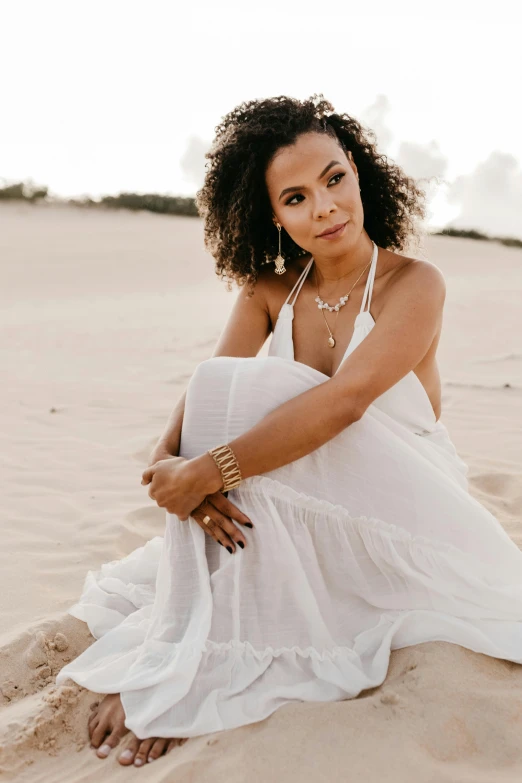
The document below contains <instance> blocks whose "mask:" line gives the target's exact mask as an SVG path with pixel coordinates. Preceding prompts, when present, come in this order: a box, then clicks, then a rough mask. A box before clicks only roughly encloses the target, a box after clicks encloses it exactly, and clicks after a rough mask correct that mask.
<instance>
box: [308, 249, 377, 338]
mask: <svg viewBox="0 0 522 783" xmlns="http://www.w3.org/2000/svg"><path fill="white" fill-rule="evenodd" d="M371 263H372V262H371V261H370V263H369V264H367V265H366V266H365V267H364V269H363V271H362V272H361V274H360V275H359V277H358V278H357V280H356V281H355V283H354V284H353V285H352V287H351V288H350V290H349V291H348V293H347V294H346V295H345V296H341V298H340V299H339V302H338V303H337V304H336V305H332V306H330V305H329V304H327V303H326V302H323V300H322V299H321V297H320V295H319V286H318V285H317V275H316V274H315V267H314V277H315V287H316V289H317V296H316V297H315V301H316V302H318V303H319V304H318V305H317V307H318V308H319V310H320V311H321V313H322V314H323V318H324V322H325V324H326V328H327V329H328V333H329V335H330V336H329V338H328V345H329V346H330V348H333V347H334V345H335V338H334V336H333V334H332V331H331V329H330V327H329V326H328V321H327V320H326V315H325V314H324V311H325V310H329V311H330V312H332V311H335V323H336V324H337V318H338V317H339V311H340V309H341V307H344V305H345V304H346V302H347V301H348V297H349V296H350V294H351V293H352V291H353V289H354V288H355V286H356V285H357V283H358V282H359V280H360V279H361V277H362V276H363V275H364V273H365V272H366V270H367V269H368V267H369V266H370V264H371ZM345 277H347V275H345ZM339 280H342V277H340V278H339Z"/></svg>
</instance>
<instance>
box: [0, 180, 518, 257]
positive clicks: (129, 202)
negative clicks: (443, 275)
mask: <svg viewBox="0 0 522 783" xmlns="http://www.w3.org/2000/svg"><path fill="white" fill-rule="evenodd" d="M0 181H1V180H0ZM4 183H5V180H4ZM8 200H10V201H12V200H17V201H28V202H30V203H33V204H34V203H36V202H44V203H46V204H72V205H74V206H78V207H104V208H108V209H131V210H140V209H144V210H147V211H148V212H157V213H158V214H162V215H185V216H189V217H190V216H194V217H198V216H199V213H198V210H197V207H196V201H195V199H194V198H192V197H191V196H167V195H161V194H159V193H120V194H119V195H118V196H102V198H100V199H98V200H96V199H92V198H90V197H89V196H85V197H84V198H81V199H73V198H69V199H66V198H60V197H58V196H50V195H49V189H48V188H47V187H43V186H39V185H35V184H34V183H33V182H32V181H29V182H11V183H9V184H4V186H3V187H2V186H0V203H1V202H2V201H8ZM431 233H432V234H433V235H436V236H449V237H464V238H466V239H480V240H483V241H486V242H500V243H501V244H502V245H507V246H508V247H522V239H517V238H516V237H494V236H488V234H483V233H482V232H481V231H476V230H475V229H460V228H443V229H442V231H433V232H431Z"/></svg>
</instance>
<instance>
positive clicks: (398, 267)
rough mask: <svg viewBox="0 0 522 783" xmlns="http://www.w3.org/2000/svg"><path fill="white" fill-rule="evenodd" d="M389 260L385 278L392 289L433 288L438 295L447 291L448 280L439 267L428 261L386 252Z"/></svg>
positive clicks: (384, 273) (384, 271) (383, 271)
mask: <svg viewBox="0 0 522 783" xmlns="http://www.w3.org/2000/svg"><path fill="white" fill-rule="evenodd" d="M386 254H387V259H386V264H385V268H384V270H382V273H383V276H386V277H387V279H388V284H389V285H390V288H392V287H394V286H401V287H404V286H408V287H410V286H413V287H415V286H422V287H425V286H433V287H434V290H435V291H436V292H437V293H438V292H440V291H441V290H444V291H445V290H446V280H445V277H444V275H443V273H442V271H441V270H440V269H439V267H438V266H437V265H436V264H434V263H432V262H431V261H429V260H427V259H421V258H413V257H410V256H406V255H402V254H401V253H395V252H392V251H386Z"/></svg>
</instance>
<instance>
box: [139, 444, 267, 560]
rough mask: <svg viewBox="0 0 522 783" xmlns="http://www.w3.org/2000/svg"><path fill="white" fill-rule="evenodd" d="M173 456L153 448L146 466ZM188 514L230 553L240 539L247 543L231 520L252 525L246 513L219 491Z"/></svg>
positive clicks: (165, 451) (208, 496)
mask: <svg viewBox="0 0 522 783" xmlns="http://www.w3.org/2000/svg"><path fill="white" fill-rule="evenodd" d="M175 456H177V455H176V454H172V453H171V452H168V451H167V450H166V449H165V448H161V447H160V448H157V449H154V450H153V451H152V453H151V455H150V457H149V464H148V466H147V467H150V466H151V465H154V464H155V463H156V462H159V461H160V460H162V459H169V458H170V457H175ZM190 516H191V517H192V518H193V519H194V520H195V521H196V522H197V523H198V525H199V526H200V527H201V528H203V530H204V531H205V533H206V534H207V535H209V536H210V537H211V538H213V539H214V541H217V542H218V543H219V544H221V545H222V546H224V547H225V548H226V549H228V551H229V552H230V553H231V554H232V553H233V552H235V551H236V544H237V545H238V546H239V542H240V541H241V543H242V544H243V547H244V546H246V543H247V541H246V538H245V536H244V535H243V533H242V532H241V531H240V530H239V529H238V528H237V527H236V525H235V524H234V522H233V520H235V521H236V522H240V523H241V524H242V525H246V526H247V527H252V528H253V527H254V525H253V524H252V522H251V520H250V519H249V518H248V517H247V516H246V514H243V512H242V511H241V510H240V509H239V508H238V507H237V506H235V505H234V504H233V503H232V502H231V501H230V500H229V499H228V498H227V497H225V495H224V494H223V493H222V492H221V491H218V492H214V493H213V494H211V495H207V496H206V498H205V500H204V501H203V502H202V503H200V504H199V506H197V508H195V509H194V510H193V511H192V512H191V514H190ZM205 516H209V517H210V520H209V522H208V524H206V523H205V522H203V517H205Z"/></svg>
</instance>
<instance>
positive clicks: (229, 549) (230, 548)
mask: <svg viewBox="0 0 522 783" xmlns="http://www.w3.org/2000/svg"><path fill="white" fill-rule="evenodd" d="M227 549H228V551H229V552H230V554H232V547H231V546H227Z"/></svg>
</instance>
